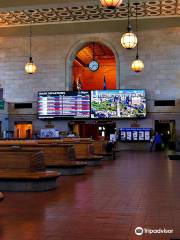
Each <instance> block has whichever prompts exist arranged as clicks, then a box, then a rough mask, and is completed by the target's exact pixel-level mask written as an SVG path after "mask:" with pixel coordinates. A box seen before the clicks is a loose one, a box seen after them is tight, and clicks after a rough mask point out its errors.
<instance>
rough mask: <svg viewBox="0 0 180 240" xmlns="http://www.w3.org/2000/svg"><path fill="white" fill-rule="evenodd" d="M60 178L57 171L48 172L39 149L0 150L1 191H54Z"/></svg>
mask: <svg viewBox="0 0 180 240" xmlns="http://www.w3.org/2000/svg"><path fill="white" fill-rule="evenodd" d="M59 176H60V174H59V173H58V172H56V171H46V169H45V164H44V157H43V153H42V151H41V150H39V149H37V150H33V149H19V148H2V147H1V148H0V191H45V190H50V189H54V188H56V179H57V177H59Z"/></svg>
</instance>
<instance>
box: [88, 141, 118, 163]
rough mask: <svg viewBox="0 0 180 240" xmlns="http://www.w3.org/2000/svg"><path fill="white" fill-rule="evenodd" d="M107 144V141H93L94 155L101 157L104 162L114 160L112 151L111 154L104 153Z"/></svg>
mask: <svg viewBox="0 0 180 240" xmlns="http://www.w3.org/2000/svg"><path fill="white" fill-rule="evenodd" d="M107 143H108V142H107V141H93V145H94V153H95V154H96V155H101V156H103V159H104V160H113V159H114V155H113V151H111V152H107V151H106V145H107Z"/></svg>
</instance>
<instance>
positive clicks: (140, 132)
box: [139, 131, 144, 141]
mask: <svg viewBox="0 0 180 240" xmlns="http://www.w3.org/2000/svg"><path fill="white" fill-rule="evenodd" d="M139 141H144V131H139Z"/></svg>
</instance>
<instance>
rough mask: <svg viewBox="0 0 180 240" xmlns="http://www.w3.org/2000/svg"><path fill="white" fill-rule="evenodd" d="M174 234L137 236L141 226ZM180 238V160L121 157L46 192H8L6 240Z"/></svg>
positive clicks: (3, 224)
mask: <svg viewBox="0 0 180 240" xmlns="http://www.w3.org/2000/svg"><path fill="white" fill-rule="evenodd" d="M139 226H140V227H143V228H149V229H160V228H162V229H164V228H166V229H173V230H174V233H173V234H170V233H169V234H151V235H150V234H143V235H142V236H136V235H135V233H134V230H135V228H136V227H139ZM121 239H124V240H125V239H126V240H134V239H145V240H148V239H153V240H158V239H160V240H164V239H165V240H166V239H180V161H169V160H168V159H167V157H166V155H165V154H164V153H155V152H153V153H150V152H141V151H139V152H133V151H132V152H121V154H120V156H119V157H118V159H117V160H115V161H111V162H108V161H106V162H104V165H103V166H102V167H96V168H93V167H91V168H89V169H88V172H87V174H86V175H85V176H74V177H61V178H60V179H59V181H58V188H57V189H56V190H54V191H50V192H43V193H5V199H4V201H2V202H0V240H121Z"/></svg>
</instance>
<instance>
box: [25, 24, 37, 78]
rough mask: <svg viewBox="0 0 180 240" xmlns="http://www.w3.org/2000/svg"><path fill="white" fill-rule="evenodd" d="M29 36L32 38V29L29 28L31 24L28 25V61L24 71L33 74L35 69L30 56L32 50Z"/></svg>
mask: <svg viewBox="0 0 180 240" xmlns="http://www.w3.org/2000/svg"><path fill="white" fill-rule="evenodd" d="M31 36H32V27H31V24H30V27H29V61H28V62H27V63H26V65H25V71H26V73H28V74H33V73H35V72H36V71H37V67H36V65H35V64H34V62H33V59H32V54H31V50H32V39H31Z"/></svg>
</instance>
